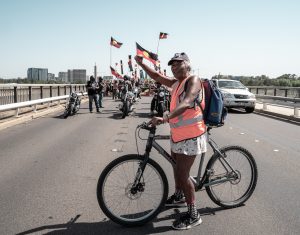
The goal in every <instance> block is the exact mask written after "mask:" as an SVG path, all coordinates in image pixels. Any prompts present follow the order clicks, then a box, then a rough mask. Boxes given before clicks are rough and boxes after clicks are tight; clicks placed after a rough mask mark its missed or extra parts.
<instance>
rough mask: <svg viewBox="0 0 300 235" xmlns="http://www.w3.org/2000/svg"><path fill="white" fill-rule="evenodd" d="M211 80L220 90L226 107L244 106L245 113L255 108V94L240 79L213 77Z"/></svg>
mask: <svg viewBox="0 0 300 235" xmlns="http://www.w3.org/2000/svg"><path fill="white" fill-rule="evenodd" d="M213 82H214V83H215V84H216V85H217V87H218V88H219V89H220V90H221V92H222V94H223V98H224V105H225V107H227V108H244V109H245V110H246V112H247V113H252V112H253V111H254V109H255V102H256V99H255V95H254V94H253V93H251V92H250V91H249V90H248V88H247V87H245V86H244V85H243V84H242V83H241V82H240V81H236V80H229V79H214V80H213Z"/></svg>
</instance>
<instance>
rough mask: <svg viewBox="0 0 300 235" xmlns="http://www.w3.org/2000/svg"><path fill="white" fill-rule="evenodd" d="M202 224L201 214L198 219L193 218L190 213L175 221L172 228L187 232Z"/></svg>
mask: <svg viewBox="0 0 300 235" xmlns="http://www.w3.org/2000/svg"><path fill="white" fill-rule="evenodd" d="M201 223H202V219H201V217H200V214H199V213H198V215H197V217H196V218H193V217H191V215H190V214H189V213H186V214H184V215H183V216H181V217H180V218H179V219H178V220H175V221H174V223H173V225H172V227H173V228H174V229H176V230H187V229H190V228H193V227H196V226H197V225H199V224H201Z"/></svg>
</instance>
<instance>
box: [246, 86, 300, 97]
mask: <svg viewBox="0 0 300 235" xmlns="http://www.w3.org/2000/svg"><path fill="white" fill-rule="evenodd" d="M247 88H248V89H249V91H250V92H252V93H254V94H256V95H269V96H284V97H290V98H300V87H275V86H247Z"/></svg>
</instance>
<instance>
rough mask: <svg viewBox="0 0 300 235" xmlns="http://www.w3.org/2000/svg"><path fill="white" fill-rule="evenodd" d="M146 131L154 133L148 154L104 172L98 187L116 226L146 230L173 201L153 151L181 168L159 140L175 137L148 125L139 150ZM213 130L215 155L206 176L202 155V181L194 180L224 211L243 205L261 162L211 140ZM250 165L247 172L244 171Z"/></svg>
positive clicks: (126, 158) (102, 204) (121, 160)
mask: <svg viewBox="0 0 300 235" xmlns="http://www.w3.org/2000/svg"><path fill="white" fill-rule="evenodd" d="M141 129H144V130H148V131H149V135H148V139H147V144H146V150H145V153H144V154H143V155H140V154H139V152H138V153H137V154H128V155H124V156H121V157H119V158H117V159H115V160H113V161H112V162H111V163H109V164H108V165H107V166H106V167H105V169H104V170H103V171H102V173H101V175H100V177H99V180H98V184H97V199H98V203H99V206H100V208H101V209H102V211H103V212H104V214H105V215H106V216H107V217H109V218H110V219H111V220H112V221H114V222H116V223H118V224H121V225H124V226H127V227H131V226H141V225H143V224H145V223H147V222H149V221H150V220H152V219H153V218H154V217H155V216H156V215H158V213H159V212H160V211H161V210H162V209H163V207H164V204H165V201H166V199H167V197H168V191H169V185H168V181H167V177H166V174H165V173H164V171H163V169H162V168H161V166H160V165H159V164H158V163H157V162H155V161H154V160H153V159H151V158H150V152H151V149H152V147H153V148H155V149H156V150H157V151H158V153H160V154H161V155H162V156H163V157H165V158H166V159H167V160H168V161H169V162H170V163H171V164H172V165H173V166H174V164H176V162H175V161H174V159H173V158H172V157H171V156H170V155H169V153H167V152H166V151H165V150H164V149H163V148H162V147H161V146H160V145H159V144H158V143H157V141H156V140H165V139H169V138H170V136H167V135H155V132H156V127H153V126H149V125H148V124H146V123H143V124H141V125H138V126H137V128H136V132H135V134H136V135H135V139H136V145H137V132H138V136H139V138H140V139H141V137H140V135H139V132H140V130H141ZM210 130H211V127H208V143H209V145H210V146H211V148H212V149H213V154H212V156H211V157H210V159H209V161H208V163H207V165H206V168H205V171H204V173H203V175H202V170H203V162H204V157H205V153H203V154H202V155H201V159H200V163H199V168H198V174H197V176H194V177H192V176H190V177H191V179H192V181H193V183H194V185H195V191H196V192H197V191H200V190H201V189H202V188H203V187H204V188H205V189H206V192H207V194H208V196H209V198H210V199H211V200H212V201H213V202H214V203H216V204H217V205H219V206H221V207H223V208H235V207H238V206H241V205H243V204H244V203H245V202H246V201H247V200H248V199H249V198H250V196H251V195H252V193H253V192H254V189H255V187H256V183H257V166H256V162H255V160H254V158H253V156H252V154H251V153H250V152H249V151H248V150H246V149H244V148H243V147H240V146H227V147H223V148H218V146H217V144H216V143H215V142H214V141H213V140H212V139H211V138H209V136H210V135H211V133H210ZM137 148H138V146H137ZM137 150H138V149H137ZM244 166H245V167H246V169H244V168H242V167H244ZM114 174H115V175H114ZM237 194H239V195H237Z"/></svg>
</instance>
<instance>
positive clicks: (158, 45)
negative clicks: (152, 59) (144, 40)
mask: <svg viewBox="0 0 300 235" xmlns="http://www.w3.org/2000/svg"><path fill="white" fill-rule="evenodd" d="M159 41H160V38H159V39H158V43H157V50H156V54H157V55H158V48H159Z"/></svg>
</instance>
